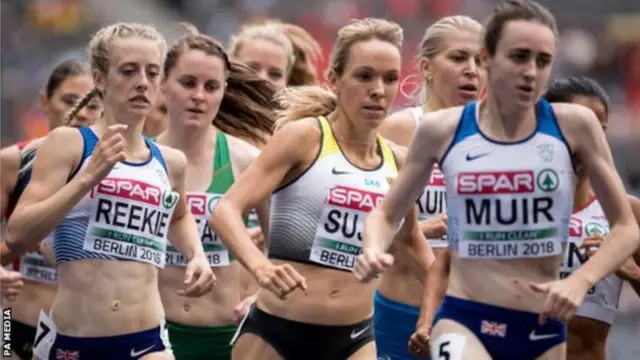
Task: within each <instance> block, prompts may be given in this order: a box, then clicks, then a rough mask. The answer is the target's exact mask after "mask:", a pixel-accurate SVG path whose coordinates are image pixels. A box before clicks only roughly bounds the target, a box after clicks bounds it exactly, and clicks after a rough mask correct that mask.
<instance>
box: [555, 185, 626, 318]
mask: <svg viewBox="0 0 640 360" xmlns="http://www.w3.org/2000/svg"><path fill="white" fill-rule="evenodd" d="M594 234H598V235H601V236H603V237H605V238H606V237H607V235H609V223H608V222H607V219H606V217H605V215H604V211H603V210H602V207H601V206H600V203H599V202H598V200H597V199H595V198H593V200H592V201H591V202H590V203H589V204H588V205H587V206H585V207H584V208H583V209H581V210H578V211H576V212H574V213H573V214H572V215H571V220H570V222H569V242H568V244H567V246H566V249H565V253H564V258H563V261H562V268H561V270H560V271H561V272H560V277H561V278H566V277H568V276H569V275H571V273H572V272H573V271H575V270H576V269H578V268H579V267H580V266H582V264H583V263H584V262H586V261H587V260H588V258H587V257H586V256H584V254H585V252H586V251H587V249H581V248H580V246H581V245H582V243H583V242H584V240H585V239H587V238H589V237H590V236H592V235H594ZM621 290H622V280H621V279H620V278H619V277H618V276H617V275H616V274H610V275H609V276H607V277H605V278H604V279H602V280H601V281H599V282H598V283H597V284H596V285H595V286H594V287H592V288H591V289H589V291H588V292H587V295H586V296H585V298H584V302H583V303H582V305H581V306H580V308H579V309H578V312H577V313H576V316H581V317H586V318H590V319H595V320H599V321H602V322H605V323H607V324H609V325H611V324H613V320H614V318H615V315H616V312H617V309H618V301H619V300H620V291H621Z"/></svg>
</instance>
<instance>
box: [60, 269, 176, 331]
mask: <svg viewBox="0 0 640 360" xmlns="http://www.w3.org/2000/svg"><path fill="white" fill-rule="evenodd" d="M51 316H52V319H53V322H54V324H55V325H56V329H57V332H58V333H59V334H64V335H68V336H77V337H106V336H115V335H122V334H129V333H134V332H139V331H143V330H147V329H151V328H154V327H156V326H158V325H160V323H161V321H162V319H163V317H164V312H163V308H162V303H161V301H160V296H159V295H158V271H157V268H155V267H154V266H153V265H149V264H143V263H139V262H135V261H118V260H94V259H85V260H76V261H70V262H64V263H61V264H59V265H58V293H57V295H56V299H55V301H54V303H53V307H52V309H51Z"/></svg>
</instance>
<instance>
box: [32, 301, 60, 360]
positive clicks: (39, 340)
mask: <svg viewBox="0 0 640 360" xmlns="http://www.w3.org/2000/svg"><path fill="white" fill-rule="evenodd" d="M56 335H57V331H56V326H55V325H54V324H53V321H52V320H51V318H49V316H47V314H45V313H44V311H42V310H40V316H39V317H38V326H37V329H36V338H35V340H34V342H33V355H34V356H35V357H36V358H37V359H39V360H49V353H51V348H52V347H53V344H54V343H55V341H56Z"/></svg>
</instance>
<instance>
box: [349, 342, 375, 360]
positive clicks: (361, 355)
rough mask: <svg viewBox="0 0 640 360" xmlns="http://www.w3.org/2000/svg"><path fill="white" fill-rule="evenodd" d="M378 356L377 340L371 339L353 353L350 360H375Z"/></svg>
mask: <svg viewBox="0 0 640 360" xmlns="http://www.w3.org/2000/svg"><path fill="white" fill-rule="evenodd" d="M377 356H378V355H377V353H376V342H375V341H371V342H369V343H367V344H366V345H364V346H363V347H361V348H360V349H358V351H356V352H355V353H354V354H353V355H351V356H350V357H349V360H375V359H377Z"/></svg>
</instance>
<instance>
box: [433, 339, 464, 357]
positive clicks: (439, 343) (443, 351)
mask: <svg viewBox="0 0 640 360" xmlns="http://www.w3.org/2000/svg"><path fill="white" fill-rule="evenodd" d="M466 343H467V338H466V337H464V336H463V335H460V334H454V333H445V334H442V335H440V336H438V337H437V338H435V340H434V341H433V344H432V345H431V359H432V360H462V355H463V353H464V346H465V345H466Z"/></svg>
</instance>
